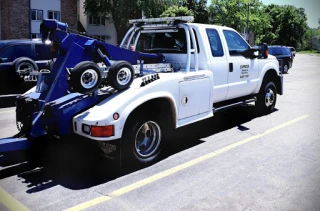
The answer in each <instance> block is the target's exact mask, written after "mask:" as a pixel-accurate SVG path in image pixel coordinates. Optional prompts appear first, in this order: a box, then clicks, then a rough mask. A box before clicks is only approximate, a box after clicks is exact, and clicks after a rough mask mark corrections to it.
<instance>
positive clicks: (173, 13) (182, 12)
mask: <svg viewBox="0 0 320 211" xmlns="http://www.w3.org/2000/svg"><path fill="white" fill-rule="evenodd" d="M178 16H193V12H192V11H191V10H188V8H186V7H182V6H180V7H179V6H173V7H169V8H168V9H167V10H165V11H164V12H163V13H162V14H161V15H160V17H178Z"/></svg>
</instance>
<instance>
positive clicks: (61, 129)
mask: <svg viewBox="0 0 320 211" xmlns="http://www.w3.org/2000/svg"><path fill="white" fill-rule="evenodd" d="M40 32H41V35H42V40H43V41H46V40H48V39H49V40H50V41H51V45H52V49H53V50H55V51H57V52H58V56H57V58H56V61H55V62H54V65H53V67H52V68H51V70H50V71H40V72H38V81H37V86H36V88H35V90H32V91H29V93H25V94H24V95H22V96H19V97H17V99H16V120H17V124H19V125H21V133H23V134H25V137H24V138H6V139H0V152H7V151H15V150H24V149H27V148H29V147H30V146H31V145H32V143H33V142H34V140H35V139H37V138H40V137H44V136H47V135H53V136H56V137H61V136H66V135H70V134H72V133H73V128H72V117H73V116H74V115H76V114H78V113H80V112H82V111H84V110H86V109H88V108H90V107H92V106H94V105H96V104H97V103H99V102H101V101H102V100H104V99H106V98H107V97H109V96H110V95H111V93H104V94H101V93H99V92H98V89H97V90H94V91H93V92H92V93H85V94H83V93H79V92H77V90H74V87H72V86H71V85H70V81H69V80H70V78H72V77H73V75H72V69H73V68H74V67H75V66H76V65H77V64H79V63H80V62H83V61H88V62H94V63H99V62H102V63H103V64H104V65H105V66H106V67H110V66H112V62H111V61H119V60H122V61H126V62H129V63H130V64H131V65H138V64H141V63H140V61H141V60H144V61H146V60H149V61H152V63H161V62H164V57H163V55H162V54H146V53H139V52H135V51H132V50H129V49H127V48H122V47H118V46H115V45H112V44H108V43H105V42H101V41H98V40H95V39H92V38H89V37H85V36H82V35H78V34H73V33H68V25H67V24H66V23H61V22H58V21H57V20H49V19H46V20H43V22H42V23H41V26H40ZM133 75H134V74H133ZM129 85H130V84H129ZM119 91H121V90H119Z"/></svg>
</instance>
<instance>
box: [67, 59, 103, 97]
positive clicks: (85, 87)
mask: <svg viewBox="0 0 320 211" xmlns="http://www.w3.org/2000/svg"><path fill="white" fill-rule="evenodd" d="M70 72H71V75H70V85H71V86H72V87H73V88H74V91H76V92H79V93H82V94H90V93H92V92H94V91H95V90H97V89H98V88H99V86H100V84H101V78H102V77H101V71H100V68H99V66H98V65H97V64H96V63H94V62H91V61H84V62H80V63H78V64H77V65H76V66H75V67H74V68H73V69H72V70H71V71H70Z"/></svg>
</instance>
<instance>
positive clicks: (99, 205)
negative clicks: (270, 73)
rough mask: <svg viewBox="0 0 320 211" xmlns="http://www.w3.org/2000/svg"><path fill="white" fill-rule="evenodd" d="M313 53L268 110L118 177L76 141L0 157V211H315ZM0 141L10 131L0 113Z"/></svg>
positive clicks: (317, 143) (183, 139)
mask: <svg viewBox="0 0 320 211" xmlns="http://www.w3.org/2000/svg"><path fill="white" fill-rule="evenodd" d="M319 65H320V56H319V55H302V54H297V55H296V58H295V59H294V63H293V67H292V69H290V70H289V74H286V75H284V95H283V96H279V95H278V101H277V105H276V109H275V111H274V112H273V113H272V114H270V115H267V116H258V115H257V114H255V113H254V112H252V111H253V107H252V106H247V107H241V108H235V109H232V110H228V111H225V112H221V113H217V114H216V115H215V116H214V117H213V118H211V119H207V120H204V121H202V122H199V123H196V124H193V125H190V126H186V127H184V128H181V129H179V130H178V131H177V135H176V138H175V142H174V143H173V144H172V145H171V146H170V148H167V149H166V150H165V151H164V153H163V156H162V158H161V160H160V161H159V162H157V163H156V164H154V165H151V166H148V167H146V168H143V169H124V170H123V171H121V172H119V171H118V169H116V166H115V164H114V162H110V161H109V160H107V159H104V158H102V157H101V156H99V155H97V153H95V151H94V150H92V151H91V150H88V148H86V145H82V144H81V143H78V142H77V140H68V139H66V140H61V141H59V142H57V143H48V144H46V145H45V146H43V148H42V150H41V151H38V153H39V154H37V156H36V158H37V159H30V157H29V156H28V154H27V153H25V152H12V153H6V154H0V210H83V209H85V210H183V211H184V210H193V211H194V210H268V211H269V210H299V211H309V210H314V211H319V210H320V122H319V117H320V106H319V103H320V89H319V87H318V85H319V84H320V70H319ZM0 126H1V127H0V138H6V137H10V136H13V135H16V134H17V132H18V131H17V129H16V127H15V112H14V107H7V108H2V109H0Z"/></svg>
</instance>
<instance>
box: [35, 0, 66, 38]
mask: <svg viewBox="0 0 320 211" xmlns="http://www.w3.org/2000/svg"><path fill="white" fill-rule="evenodd" d="M63 1H68V0H62V2H63ZM30 9H31V10H32V9H35V10H42V11H43V19H47V18H48V11H58V12H60V18H61V1H60V0H50V1H43V0H31V2H30ZM29 16H30V12H29ZM30 20H31V19H30ZM41 22H42V20H31V33H34V34H39V33H40V24H41ZM29 37H30V36H29Z"/></svg>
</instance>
